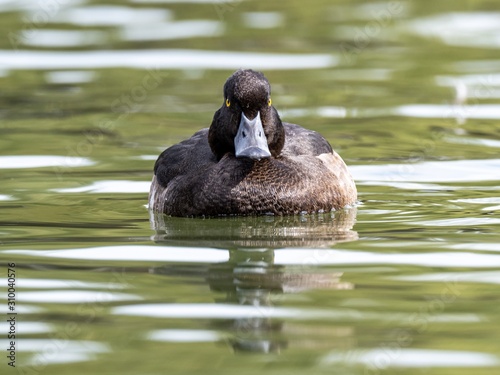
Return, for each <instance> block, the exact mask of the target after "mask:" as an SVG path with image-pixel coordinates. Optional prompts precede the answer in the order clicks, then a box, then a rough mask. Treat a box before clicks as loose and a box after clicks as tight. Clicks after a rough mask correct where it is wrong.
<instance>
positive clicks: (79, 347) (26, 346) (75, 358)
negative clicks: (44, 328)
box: [0, 324, 111, 368]
mask: <svg viewBox="0 0 500 375" xmlns="http://www.w3.org/2000/svg"><path fill="white" fill-rule="evenodd" d="M21 327H22V324H21ZM7 343H8V342H7V340H0V345H2V347H5V348H7V347H8V346H7ZM16 350H17V351H18V352H20V353H34V354H33V355H32V357H31V358H30V359H29V360H28V362H27V363H26V364H27V365H36V366H37V367H36V368H40V367H39V366H40V364H43V365H47V364H56V363H73V362H83V361H90V360H95V359H97V357H96V355H97V354H104V353H110V352H111V350H110V348H109V347H108V345H106V344H103V343H100V342H97V341H89V340H80V341H76V340H67V339H66V340H65V339H61V338H60V337H57V338H54V339H28V338H23V339H22V341H21V344H20V345H18V346H17V348H16Z"/></svg>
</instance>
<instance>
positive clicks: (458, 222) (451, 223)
mask: <svg viewBox="0 0 500 375" xmlns="http://www.w3.org/2000/svg"><path fill="white" fill-rule="evenodd" d="M413 224H416V225H422V226H424V227H456V226H460V227H466V226H476V225H495V224H500V218H493V217H459V218H454V219H443V220H426V221H418V222H413Z"/></svg>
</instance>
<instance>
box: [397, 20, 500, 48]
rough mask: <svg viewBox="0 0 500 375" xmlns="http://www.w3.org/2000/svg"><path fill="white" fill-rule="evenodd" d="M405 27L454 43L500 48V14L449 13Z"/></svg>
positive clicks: (453, 44)
mask: <svg viewBox="0 0 500 375" xmlns="http://www.w3.org/2000/svg"><path fill="white" fill-rule="evenodd" d="M402 27H404V28H406V29H408V30H409V31H410V32H413V33H416V34H419V35H421V36H424V37H431V38H435V37H437V38H439V39H441V40H442V41H443V42H444V43H445V44H448V45H451V46H463V47H477V48H493V49H496V48H498V47H500V13H498V12H470V13H445V14H438V15H434V16H430V17H427V18H421V19H416V20H414V21H410V22H407V21H406V22H405V23H404V26H403V25H402Z"/></svg>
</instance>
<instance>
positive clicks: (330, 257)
mask: <svg viewBox="0 0 500 375" xmlns="http://www.w3.org/2000/svg"><path fill="white" fill-rule="evenodd" d="M274 259H275V264H283V265H293V264H295V265H303V264H308V265H390V264H391V265H392V264H399V265H402V264H408V265H413V266H422V267H469V268H472V267H477V268H482V267H498V266H500V255H492V254H477V253H466V252H464V253H457V252H433V253H429V252H426V253H413V254H412V253H403V254H401V253H389V254H383V253H370V252H366V251H347V250H312V249H278V250H275V258H274Z"/></svg>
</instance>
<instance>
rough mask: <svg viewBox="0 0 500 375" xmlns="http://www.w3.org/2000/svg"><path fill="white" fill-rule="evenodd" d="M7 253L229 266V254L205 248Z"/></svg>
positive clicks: (116, 248) (93, 249)
mask: <svg viewBox="0 0 500 375" xmlns="http://www.w3.org/2000/svg"><path fill="white" fill-rule="evenodd" d="M3 253H7V254H20V255H28V256H34V257H47V258H64V259H90V260H118V261H158V262H193V263H201V262H227V261H228V260H229V252H228V251H226V250H216V249H210V248H203V247H196V248H194V247H170V246H140V245H138V246H133V245H131V246H103V247H90V248H86V249H67V250H5V251H3Z"/></svg>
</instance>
